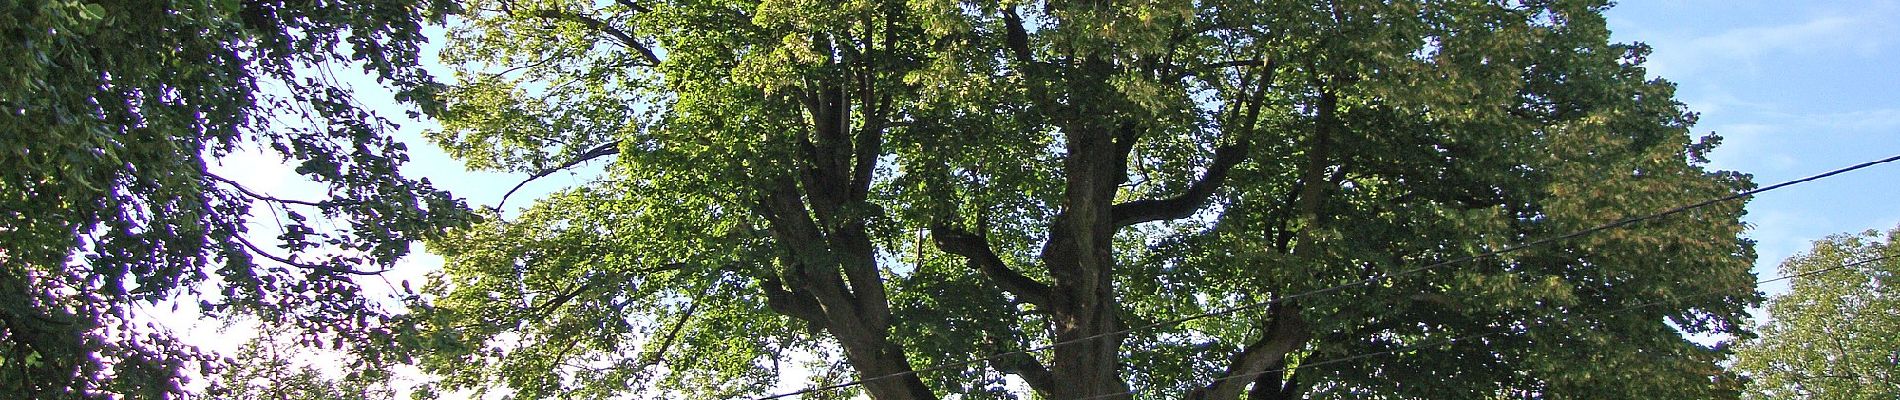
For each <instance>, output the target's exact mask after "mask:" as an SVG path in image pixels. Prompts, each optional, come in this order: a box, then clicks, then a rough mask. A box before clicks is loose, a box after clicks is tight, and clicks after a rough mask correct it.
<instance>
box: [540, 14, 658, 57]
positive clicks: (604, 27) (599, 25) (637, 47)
mask: <svg viewBox="0 0 1900 400" xmlns="http://www.w3.org/2000/svg"><path fill="white" fill-rule="evenodd" d="M534 16H537V17H541V18H547V19H553V20H565V21H574V22H577V23H580V24H581V25H584V26H586V27H587V29H593V30H595V31H599V32H600V33H605V34H607V36H613V37H614V40H616V41H619V42H620V44H621V45H624V46H627V48H630V49H633V50H634V51H638V52H640V58H643V59H646V61H647V65H649V66H654V65H660V56H659V55H657V54H654V53H653V49H650V48H647V46H646V44H643V43H640V40H639V39H635V38H634V37H633V35H631V34H628V33H627V31H623V30H620V28H615V27H614V26H613V25H608V24H607V22H605V21H601V20H600V19H598V18H594V17H591V16H587V15H584V14H580V13H572V12H565V11H559V10H542V11H540V12H536V13H535V14H534Z"/></svg>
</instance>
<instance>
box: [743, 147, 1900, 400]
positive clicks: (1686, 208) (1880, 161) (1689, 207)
mask: <svg viewBox="0 0 1900 400" xmlns="http://www.w3.org/2000/svg"><path fill="white" fill-rule="evenodd" d="M1894 161H1900V155H1894V156H1891V157H1887V158H1882V159H1878V160H1873V161H1868V162H1863V163H1860V164H1855V165H1852V166H1848V167H1844V168H1840V169H1835V170H1832V171H1828V172H1824V173H1821V174H1818V175H1814V176H1809V177H1806V178H1801V179H1796V180H1791V181H1786V182H1781V183H1777V184H1773V185H1769V186H1764V187H1761V188H1757V189H1754V190H1747V191H1742V192H1736V193H1733V194H1729V195H1727V196H1722V197H1717V198H1713V199H1709V200H1704V201H1701V202H1697V203H1693V204H1689V205H1683V206H1677V207H1675V208H1670V209H1667V210H1663V211H1661V212H1657V213H1654V214H1648V215H1643V216H1638V217H1625V218H1623V219H1619V220H1616V221H1613V222H1609V223H1605V224H1602V225H1597V226H1593V227H1590V228H1585V229H1583V230H1579V231H1575V232H1570V233H1566V234H1562V235H1557V236H1551V237H1546V238H1543V239H1537V240H1533V241H1529V242H1524V243H1520V244H1517V245H1513V246H1509V247H1505V248H1502V249H1497V250H1492V251H1487V252H1484V253H1479V254H1477V255H1470V256H1462V257H1458V258H1453V259H1451V260H1446V261H1440V262H1437V263H1433V264H1429V265H1425V266H1422V267H1416V268H1412V269H1407V270H1402V271H1399V272H1396V273H1390V274H1385V275H1382V276H1375V277H1370V278H1365V279H1359V280H1354V281H1350V282H1346V283H1343V284H1340V285H1336V286H1332V287H1327V288H1324V289H1318V290H1313V291H1309V292H1304V293H1296V294H1292V295H1287V296H1281V297H1276V298H1273V299H1271V300H1267V301H1263V302H1258V303H1253V304H1247V305H1241V306H1235V307H1231V308H1226V309H1221V310H1214V311H1209V312H1204V313H1200V314H1194V315H1190V316H1186V317H1180V318H1175V319H1170V320H1165V321H1161V322H1155V323H1151V324H1147V325H1141V326H1136V327H1132V328H1125V329H1121V330H1117V331H1113V332H1106V333H1099V334H1094V335H1089V336H1084V337H1079V338H1075V339H1069V340H1064V341H1059V342H1055V343H1050V344H1046V345H1042V346H1036V347H1031V348H1028V349H1023V350H1014V351H1006V352H1002V353H996V354H992V355H990V356H987V357H983V358H978V359H974V360H969V361H959V362H953V363H948V364H940V365H937V366H933V367H929V368H922V369H914V370H910V371H904V372H898V373H892V374H885V375H879V376H874V377H870V378H863V379H858V380H855V381H850V382H844V383H837V384H831V385H824V386H817V387H811V388H806V389H801V390H798V391H793V392H786V393H780V394H775V395H771V396H766V397H759V398H756V399H753V400H774V399H782V398H787V397H792V396H797V395H802V394H806V393H813V392H822V391H828V390H834V389H842V388H847V387H852V386H858V385H863V384H866V383H870V382H875V381H880V380H885V379H891V378H897V377H903V376H912V375H917V374H920V373H924V372H933V371H940V370H945V369H950V368H956V367H962V366H967V365H971V364H976V363H979V362H988V361H995V360H999V359H1002V358H1003V357H1008V356H1013V355H1017V354H1029V353H1032V352H1038V351H1043V350H1048V349H1053V348H1056V347H1059V346H1065V345H1070V344H1075V343H1081V342H1085V341H1090V340H1096V339H1101V338H1106V337H1110V336H1119V335H1124V334H1128V333H1131V332H1135V331H1140V330H1148V329H1153V328H1158V327H1163V326H1172V325H1176V324H1180V323H1183V322H1188V321H1193V320H1197V319H1201V318H1208V317H1216V316H1221V315H1227V314H1233V313H1236V312H1240V311H1246V310H1253V309H1259V308H1262V307H1267V306H1271V305H1274V304H1278V303H1280V302H1283V301H1287V300H1294V299H1300V298H1305V297H1311V296H1316V295H1321V294H1326V293H1332V292H1337V291H1341V290H1345V289H1346V288H1350V287H1354V286H1361V285H1370V284H1375V283H1380V282H1383V281H1385V280H1387V279H1392V278H1397V277H1401V276H1406V275H1411V274H1415V273H1419V272H1423V271H1426V270H1431V269H1435V268H1440V267H1444V266H1447V265H1452V264H1458V263H1464V262H1468V261H1475V260H1480V259H1485V258H1490V257H1495V256H1499V255H1503V254H1507V253H1513V252H1517V251H1519V250H1524V249H1528V248H1531V247H1536V246H1540V245H1543V244H1546V243H1551V242H1556V241H1561V240H1567V239H1572V238H1576V237H1580V236H1585V235H1590V234H1595V233H1597V232H1602V231H1606V230H1610V229H1615V228H1620V227H1623V226H1626V225H1629V224H1634V223H1637V222H1642V221H1647V220H1651V219H1656V218H1662V217H1666V216H1670V215H1675V214H1681V213H1683V212H1687V211H1689V210H1693V209H1697V208H1702V207H1707V206H1710V205H1714V204H1717V203H1722V202H1727V201H1732V200H1735V199H1740V198H1743V197H1748V196H1754V195H1757V194H1761V193H1766V192H1769V191H1773V190H1776V189H1781V188H1785V187H1789V186H1794V185H1798V184H1802V183H1807V182H1812V181H1817V180H1821V179H1826V178H1828V177H1832V176H1835V175H1840V174H1843V173H1847V172H1851V171H1855V170H1859V169H1863V168H1867V167H1872V166H1875V165H1879V164H1885V163H1890V162H1894Z"/></svg>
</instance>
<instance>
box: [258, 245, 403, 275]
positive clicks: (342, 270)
mask: <svg viewBox="0 0 1900 400" xmlns="http://www.w3.org/2000/svg"><path fill="white" fill-rule="evenodd" d="M231 237H232V238H235V239H237V241H238V243H239V244H242V245H244V248H246V249H250V250H251V254H255V255H259V256H263V257H264V258H268V259H270V260H271V261H276V262H279V263H282V264H284V265H288V266H292V267H297V268H303V269H314V270H318V271H330V272H337V273H343V274H348V275H358V276H376V275H382V274H383V273H384V272H388V271H389V269H387V268H385V269H379V270H375V271H358V270H355V269H352V268H344V267H338V266H333V265H323V264H311V263H306V262H300V261H297V260H292V259H290V258H286V257H282V256H278V255H276V254H271V253H270V252H268V251H264V249H263V248H259V247H257V245H256V244H252V243H251V240H250V239H246V238H245V237H244V235H231Z"/></svg>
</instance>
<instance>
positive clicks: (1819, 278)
mask: <svg viewBox="0 0 1900 400" xmlns="http://www.w3.org/2000/svg"><path fill="white" fill-rule="evenodd" d="M1882 236H1883V235H1882V234H1881V233H1880V232H1879V231H1874V230H1869V231H1866V232H1862V233H1860V234H1857V235H1845V234H1843V235H1835V236H1830V237H1828V238H1827V239H1825V240H1821V241H1817V242H1815V243H1814V248H1813V249H1812V250H1809V251H1808V252H1807V253H1802V254H1797V255H1795V256H1794V257H1790V258H1788V260H1787V261H1784V262H1782V263H1781V273H1782V274H1783V275H1785V276H1796V278H1795V279H1794V281H1793V282H1794V283H1793V284H1792V285H1791V286H1792V287H1791V288H1790V289H1789V291H1788V293H1787V294H1784V295H1780V296H1776V297H1774V298H1771V299H1769V300H1768V317H1769V320H1768V322H1767V323H1766V324H1763V325H1762V327H1761V330H1760V332H1759V334H1760V336H1759V337H1756V338H1754V339H1751V340H1749V341H1747V342H1745V343H1743V344H1742V345H1741V348H1740V349H1739V350H1737V351H1736V362H1735V369H1736V370H1739V371H1741V373H1742V374H1743V375H1744V376H1746V377H1747V378H1748V379H1749V382H1748V386H1747V390H1748V391H1747V395H1746V396H1745V398H1751V399H1891V398H1894V397H1895V396H1900V314H1895V313H1894V310H1900V288H1896V286H1897V284H1900V228H1896V229H1894V230H1890V231H1887V233H1886V234H1885V235H1884V236H1885V237H1884V238H1883V237H1882Z"/></svg>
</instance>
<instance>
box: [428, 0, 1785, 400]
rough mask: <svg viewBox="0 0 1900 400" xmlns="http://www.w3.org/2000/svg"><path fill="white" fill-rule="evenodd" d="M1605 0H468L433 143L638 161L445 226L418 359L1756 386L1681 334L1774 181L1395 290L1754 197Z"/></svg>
mask: <svg viewBox="0 0 1900 400" xmlns="http://www.w3.org/2000/svg"><path fill="white" fill-rule="evenodd" d="M1607 6H1608V4H1607V2H1606V1H1576V0H1539V1H1519V2H1454V1H1423V0H1420V1H1389V2H1371V1H1315V2H1286V1H1228V0H1207V1H1175V0H1141V1H1127V2H1104V1H1093V0H1082V1H1077V0H1048V1H1007V2H960V1H949V0H915V1H875V0H845V1H829V2H820V1H803V0H767V1H753V0H617V1H613V2H598V1H569V0H471V1H469V2H468V3H467V4H466V5H465V10H466V14H464V15H463V16H462V17H463V18H464V19H463V20H462V21H461V23H460V24H459V25H458V27H457V28H456V29H455V30H454V32H453V33H452V34H451V38H452V39H451V41H450V43H449V47H448V49H447V50H446V52H445V53H444V54H445V61H446V62H448V63H450V64H452V65H454V66H456V68H457V69H458V74H457V80H456V82H455V83H454V84H452V85H449V86H448V87H447V88H445V89H444V90H443V91H442V92H441V93H442V96H443V97H442V101H443V102H442V104H441V106H442V108H441V109H440V110H439V111H440V112H439V113H438V114H436V116H437V117H439V118H440V120H441V121H442V124H443V127H442V129H441V130H439V131H436V132H433V133H432V134H431V138H432V139H433V140H435V141H436V142H437V143H439V144H441V145H442V146H444V147H445V148H446V149H448V150H449V151H450V152H451V153H452V154H454V155H456V156H458V157H460V158H461V159H463V160H465V161H466V162H467V164H468V166H470V167H472V168H478V169H490V170H502V171H518V172H524V173H530V174H533V175H534V176H542V175H546V174H548V173H551V171H557V170H560V169H564V168H570V167H574V166H576V165H579V164H581V163H584V162H588V161H594V160H612V162H611V164H610V165H609V166H607V167H606V170H605V172H603V173H602V174H601V175H600V176H599V177H598V178H597V179H594V180H591V181H589V182H587V183H585V184H581V185H578V186H575V187H571V188H569V189H566V190H563V191H560V192H557V193H555V194H552V195H548V196H545V197H543V198H540V199H537V200H536V201H535V202H534V203H533V204H532V205H530V206H528V207H527V208H526V209H525V210H522V211H521V212H520V213H519V214H518V215H510V216H508V217H507V218H499V217H500V215H495V217H497V218H489V219H487V220H486V221H484V222H482V223H480V224H478V225H475V226H472V227H468V228H465V229H457V230H454V231H452V233H451V234H449V235H447V236H445V237H442V238H438V239H435V240H431V241H430V242H429V245H430V249H431V250H432V251H435V252H438V253H439V254H442V255H443V256H444V257H445V258H446V259H447V260H448V264H447V265H446V266H445V269H444V270H443V271H442V272H441V273H440V274H439V275H438V276H437V277H436V279H434V280H433V282H432V283H431V284H430V285H429V286H428V287H427V288H425V290H424V295H423V296H422V297H421V298H420V299H419V301H418V302H417V303H415V304H414V306H415V307H414V309H415V310H417V313H418V314H417V316H416V318H417V319H416V321H417V322H418V323H420V324H422V326H421V327H420V328H421V332H420V335H419V336H417V337H415V338H413V339H410V340H411V341H409V342H407V343H408V344H410V345H416V346H422V347H423V348H427V349H429V351H428V352H427V353H426V354H423V358H422V359H421V362H422V363H423V365H424V366H425V368H426V369H427V370H429V371H431V372H435V373H439V374H442V375H443V376H444V380H443V381H442V382H441V383H442V384H443V385H444V386H446V387H448V388H506V389H507V390H509V391H510V393H513V394H514V395H515V396H518V397H524V398H539V397H564V398H608V397H617V396H666V397H683V398H735V397H745V396H759V395H765V394H769V393H770V390H771V389H772V388H774V387H775V386H778V385H785V386H790V387H798V386H803V385H806V384H821V383H837V382H844V381H850V380H854V379H859V378H877V379H872V380H870V381H869V382H866V383H864V384H863V385H853V386H850V387H847V388H843V389H840V390H834V391H823V392H818V393H816V394H814V395H815V396H819V397H821V398H845V397H848V396H851V395H852V394H853V393H861V394H865V395H868V396H870V397H871V398H874V399H879V400H897V399H934V398H940V397H949V396H952V395H955V396H957V397H958V398H974V399H983V398H1015V397H1020V396H1022V395H1026V394H1033V395H1035V396H1039V397H1040V398H1056V399H1089V398H1126V397H1140V398H1177V397H1182V398H1192V399H1235V398H1239V397H1241V396H1246V397H1247V398H1249V399H1284V398H1570V397H1587V398H1599V397H1600V398H1718V397H1733V396H1735V395H1736V392H1735V388H1734V387H1733V386H1732V385H1730V384H1729V383H1731V382H1734V381H1735V380H1734V379H1732V378H1733V377H1731V376H1728V373H1727V372H1725V371H1724V370H1723V369H1722V368H1721V367H1720V366H1719V365H1718V364H1717V362H1718V361H1719V360H1721V359H1723V358H1724V357H1725V352H1726V350H1724V349H1723V348H1722V347H1720V346H1716V347H1709V346H1703V345H1698V344H1696V343H1693V342H1690V341H1687V340H1685V339H1683V337H1682V335H1681V334H1682V333H1683V332H1690V333H1715V334H1722V333H1735V332H1738V331H1740V330H1742V329H1743V326H1742V325H1741V321H1742V320H1743V318H1745V316H1746V313H1745V311H1744V308H1745V307H1746V306H1748V305H1750V304H1753V303H1754V302H1757V301H1759V299H1758V295H1757V294H1756V293H1755V292H1754V290H1753V282H1754V280H1753V276H1752V275H1751V274H1750V273H1749V272H1748V271H1749V266H1750V265H1751V264H1752V261H1753V259H1754V253H1753V249H1752V244H1751V243H1750V242H1749V241H1747V240H1745V239H1742V238H1740V236H1739V235H1740V233H1741V232H1742V230H1743V225H1742V224H1741V222H1740V221H1739V218H1740V216H1741V215H1742V205H1741V204H1739V203H1722V204H1717V205H1714V206H1711V207H1705V208H1698V209H1695V210H1692V211H1690V212H1688V213H1685V214H1684V215H1678V216H1675V217H1672V218H1668V219H1662V220H1657V221H1653V222H1646V223H1642V224H1636V225H1633V226H1629V227H1625V228H1621V229H1617V230H1611V231H1606V232H1602V233H1599V234H1594V235H1588V236H1583V237H1580V238H1576V239H1573V240H1566V241H1560V242H1556V243H1551V244H1548V245H1542V246H1537V247H1533V248H1530V249H1527V250H1524V251H1518V252H1513V253H1510V254H1506V255H1502V256H1498V257H1487V258H1482V259H1479V260H1476V261H1473V262H1466V263H1459V264H1455V265H1450V266H1446V267H1443V268H1434V269H1430V270H1423V271H1415V273H1406V274H1398V272H1401V271H1411V270H1412V268H1414V267H1416V266H1420V265H1427V264H1432V263H1436V262H1441V261H1446V260H1453V259H1458V258H1461V257H1466V256H1472V255H1477V254H1483V253H1485V252H1487V251H1490V250H1495V249H1500V248H1504V247H1506V246H1510V245H1512V244H1516V243H1522V242H1526V241H1529V240H1533V239H1537V238H1544V237H1552V236H1556V235H1560V234H1563V233H1566V232H1571V231H1575V230H1578V229H1582V228H1585V227H1590V226H1594V225H1597V224H1600V223H1605V222H1609V221H1614V220H1618V219H1620V218H1624V217H1629V216H1634V215H1641V214H1644V213H1648V212H1652V211H1657V210H1661V209H1664V208H1667V207H1671V206H1676V205H1681V204H1687V203H1692V202H1694V201H1698V200H1702V199H1707V198H1713V197H1718V196H1721V195H1725V194H1729V193H1734V192H1736V191H1740V190H1746V189H1748V188H1751V187H1752V183H1750V182H1749V180H1748V179H1747V177H1746V176H1743V175H1739V174H1734V173H1728V172H1720V171H1711V170H1708V169H1707V168H1706V167H1705V164H1706V162H1707V160H1706V159H1704V157H1703V156H1704V155H1705V154H1706V153H1707V152H1708V151H1709V150H1710V149H1711V148H1712V147H1713V146H1714V145H1715V143H1716V140H1714V138H1713V137H1709V138H1703V139H1699V140H1698V139H1695V138H1693V137H1692V136H1691V135H1690V132H1689V127H1690V126H1691V125H1692V124H1693V122H1694V120H1695V117H1694V115H1693V114H1690V113H1688V112H1686V111H1685V110H1684V109H1683V107H1682V105H1681V104H1679V103H1677V102H1676V101H1675V100H1674V98H1673V86H1672V85H1670V84H1669V83H1667V82H1665V81H1661V80H1652V79H1650V78H1648V77H1646V76H1645V71H1644V69H1643V67H1642V63H1643V61H1644V57H1645V55H1646V54H1647V52H1648V49H1647V48H1645V47H1644V46H1642V45H1636V44H1615V43H1610V42H1609V39H1608V38H1609V32H1608V31H1607V29H1606V28H1605V25H1604V19H1603V16H1602V14H1601V13H1602V11H1603V9H1604V8H1605V7H1607ZM1384 276H1389V278H1388V279H1379V280H1377V283H1376V284H1371V285H1360V286H1349V287H1344V288H1340V289H1337V290H1333V291H1330V292H1327V293H1323V294H1318V295H1313V296H1302V297H1298V298H1296V299H1292V300H1285V301H1274V300H1276V299H1288V298H1289V297H1291V296H1295V295H1299V294H1303V293H1308V292H1312V291H1315V290H1321V289H1326V288H1332V287H1335V286H1339V285H1344V284H1347V283H1351V282H1357V281H1362V280H1367V279H1370V278H1375V277H1384ZM1709 294H1713V295H1709ZM1268 301H1273V302H1272V303H1271V304H1273V305H1272V306H1270V307H1257V308H1248V309H1243V310H1241V311H1238V312H1234V313H1231V314H1224V315H1219V316H1215V317H1211V318H1201V319H1195V320H1193V321H1188V322H1185V323H1181V324H1163V325H1161V326H1151V325H1155V324H1154V323H1155V322H1158V321H1168V320H1173V319H1176V318H1180V317H1183V316H1189V315H1197V314H1201V313H1206V312H1210V311H1217V310H1225V309H1227V308H1230V307H1235V306H1241V305H1252V304H1261V303H1262V302H1268ZM1658 302H1660V303H1658ZM1650 303H1657V304H1662V305H1661V306H1657V307H1640V308H1631V307H1632V306H1635V305H1640V304H1650ZM1612 310H1628V311H1627V312H1610V311H1612ZM1132 328H1142V329H1132ZM1489 332H1503V333H1505V334H1502V335H1495V336H1489V337H1487V338H1485V339H1483V340H1481V341H1477V342H1464V343H1453V344H1448V345H1443V346H1422V345H1423V344H1428V343H1440V342H1443V341H1445V340H1447V339H1450V338H1457V337H1465V336H1469V335H1473V334H1478V333H1489ZM1053 343H1060V344H1061V345H1057V346H1054V347H1053V348H1052V349H1048V350H1040V351H1031V352H1025V353H1010V352H1012V351H1019V350H1024V349H1034V348H1039V347H1042V346H1045V345H1049V344H1053ZM1382 352H1384V353H1389V354H1385V355H1381V356H1378V357H1376V358H1366V359H1354V357H1357V356H1360V355H1365V354H1378V353H1382ZM993 354H1012V355H1011V356H1004V357H989V356H990V355H993ZM1355 360H1356V361H1355ZM1335 361H1337V362H1335ZM939 365H952V366H954V367H951V368H941V369H928V370H926V368H930V367H932V366H939ZM796 370H806V371H810V372H811V373H810V374H809V380H808V381H805V382H797V381H793V382H784V381H781V380H784V379H787V378H788V377H792V376H795V375H790V374H788V372H789V371H796ZM1025 392H1027V393H1025Z"/></svg>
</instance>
